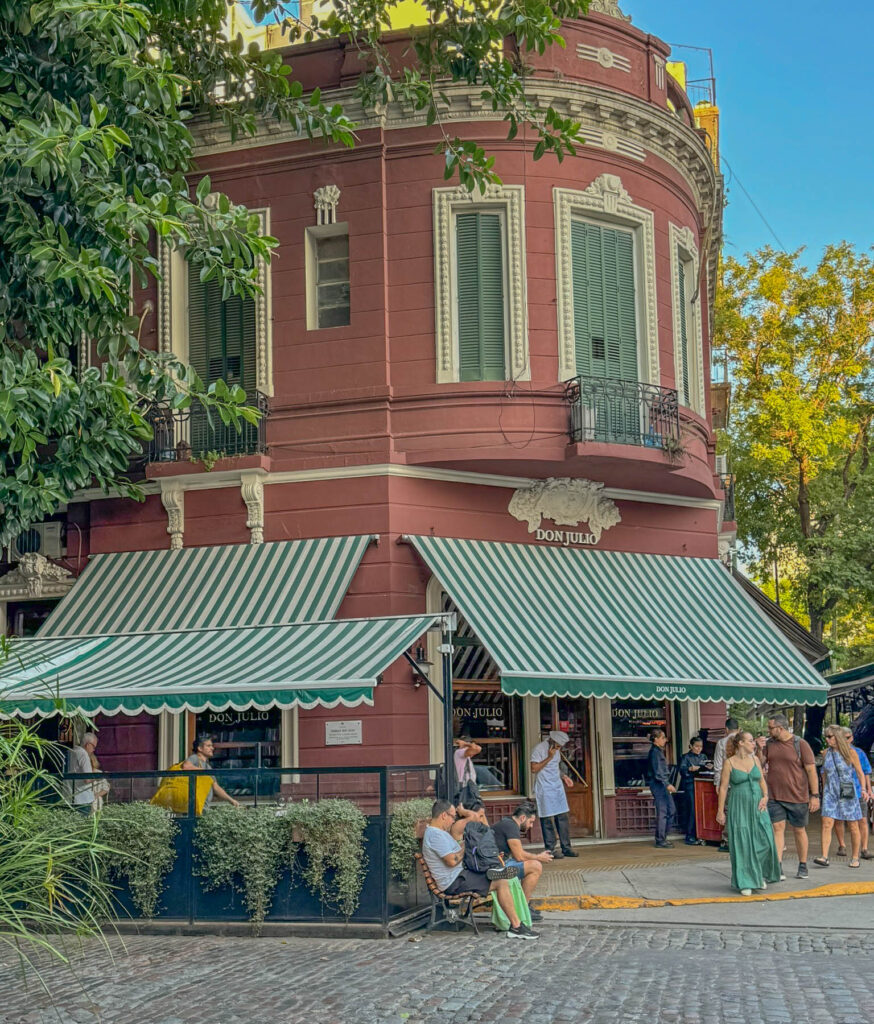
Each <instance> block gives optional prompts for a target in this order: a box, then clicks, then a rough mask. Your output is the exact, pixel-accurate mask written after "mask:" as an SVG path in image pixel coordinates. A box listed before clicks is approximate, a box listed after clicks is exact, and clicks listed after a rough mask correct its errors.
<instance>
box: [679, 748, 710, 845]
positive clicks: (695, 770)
mask: <svg viewBox="0 0 874 1024" xmlns="http://www.w3.org/2000/svg"><path fill="white" fill-rule="evenodd" d="M706 763H707V758H706V756H705V755H704V740H702V739H701V737H700V736H693V737H692V739H690V740H689V749H688V750H687V751H686V753H685V754H683V756H682V757H681V758H680V764H679V768H680V779H681V785H682V787H683V796H684V798H685V803H684V812H685V813H684V817H685V824H686V844H687V846H703V844H704V840H703V839H699V838H698V835H697V833H696V831H695V776H696V775H698V774H699V773H700V771H701V769H702V768H703V767H704V765H705V764H706Z"/></svg>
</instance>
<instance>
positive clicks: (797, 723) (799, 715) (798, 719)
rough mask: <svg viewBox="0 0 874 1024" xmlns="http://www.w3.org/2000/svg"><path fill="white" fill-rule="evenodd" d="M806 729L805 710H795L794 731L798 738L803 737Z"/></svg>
mask: <svg viewBox="0 0 874 1024" xmlns="http://www.w3.org/2000/svg"><path fill="white" fill-rule="evenodd" d="M803 728H804V708H794V709H793V711H792V731H793V732H794V733H795V735H796V736H800V735H801V730H802V729H803Z"/></svg>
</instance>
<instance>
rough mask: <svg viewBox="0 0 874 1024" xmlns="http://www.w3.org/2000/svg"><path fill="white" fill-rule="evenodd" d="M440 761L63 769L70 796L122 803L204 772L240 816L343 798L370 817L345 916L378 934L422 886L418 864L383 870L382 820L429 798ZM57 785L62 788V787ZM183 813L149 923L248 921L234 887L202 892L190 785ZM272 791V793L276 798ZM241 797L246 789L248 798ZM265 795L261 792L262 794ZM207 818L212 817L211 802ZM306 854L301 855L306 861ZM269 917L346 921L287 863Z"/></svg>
mask: <svg viewBox="0 0 874 1024" xmlns="http://www.w3.org/2000/svg"><path fill="white" fill-rule="evenodd" d="M440 771H442V766H440V765H412V766H388V767H373V768H368V767H360V768H359V767H356V768H249V769H239V768H234V769H209V770H208V772H206V773H204V772H203V771H179V770H177V771H141V772H106V773H101V774H99V775H71V774H65V775H63V781H64V783H65V785H66V787H67V788H68V790H69V793H70V795H72V793H73V792H74V787H78V788H81V786H82V784H83V783H86V782H88V781H89V780H99V781H106V782H109V784H110V791H109V796H108V797H107V800H108V801H110V802H114V803H119V802H120V803H129V802H132V801H137V800H149V799H150V798H151V797H152V796H153V795H154V794H155V792H156V791H157V789H158V787H159V785H160V782H161V780H162V779H163V778H168V777H169V778H176V779H178V778H180V777H184V778H187V779H189V780H196V779H198V778H199V779H203V777H204V774H208V775H210V776H211V777H213V778H214V779H216V780H217V781H218V782H219V785H222V786H223V788H225V787H226V791H227V792H228V793H229V795H231V796H235V795H238V796H239V798H240V802H241V804H242V807H241V812H240V813H246V808H247V807H248V806H252V807H255V806H261V807H264V806H273V807H275V808H276V813H277V814H281V813H282V809H283V805H284V804H286V803H289V802H291V803H293V802H298V801H302V800H309V801H319V800H327V799H345V800H349V801H351V802H353V803H354V804H355V805H356V806H357V807H358V808H359V809H360V810H361V812H362V813H363V814H364V816H365V817H366V819H367V826H366V829H365V833H364V853H365V857H366V861H367V868H366V875H365V879H364V885H363V888H362V891H361V898H360V903H359V907H358V909H357V910H356V912H355V913H354V914H353V915H352V917H351V918H350V919H349V921H350V922H351V923H352V924H354V925H370V926H373V928H374V930H375V931H378V932H379V933H381V934H385V935H387V934H389V933H390V932H392V931H401V930H404V929H405V928H407V927H410V926H411V924H413V923H414V922H415V920H416V919H417V918H418V917H419V916H420V915H422V914H423V913H424V912H425V911H426V910H427V908H428V906H429V903H430V900H429V896H428V892H427V889H426V887H425V886H424V883H423V881H422V879H421V878H420V877H419V873H418V872H417V871H416V870H415V865H414V864H413V863H412V862H411V863H410V871H409V875H408V877H407V878H406V879H400V880H399V879H396V878H393V877H392V875H391V870H390V849H389V839H388V836H389V825H390V823H391V816H392V813H393V810H394V809H395V808H396V807H397V805H398V804H401V803H404V802H405V801H407V800H413V799H419V798H427V799H434V793H435V787H436V786H437V785H438V784H439V783H438V773H439V772H440ZM62 788H63V787H62ZM187 788H188V803H187V809H186V811H185V812H184V813H178V814H176V815H175V819H176V823H177V824H178V826H179V831H178V833H177V835H176V837H175V840H174V842H175V848H176V858H175V862H174V864H173V867H172V869H171V871H170V873H169V874H168V876H167V878H166V879H165V882H164V889H163V892H162V895H161V899H160V904H159V909H158V913H157V915H156V917H155V920H157V921H162V922H168V923H169V922H179V923H188V924H195V923H197V922H212V923H215V922H221V923H231V922H239V923H245V922H246V921H247V920H248V914H247V912H246V909H245V907H244V906H243V901H242V897H241V895H240V894H239V893H238V892H237V891H236V890H234V889H233V888H231V887H226V888H221V889H217V890H207V889H206V888H205V886H204V885H203V884H202V883H201V878H200V876H199V874H198V871H197V864H196V860H195V851H194V832H195V827H196V825H197V821H198V814H197V809H196V787H195V785H194V784H193V782H191V781H189V784H188V787H187ZM277 793H278V794H279V795H278V797H277ZM247 794H251V796H248V795H247ZM263 794H268V796H266V797H265V796H264V795H263ZM203 813H204V814H209V813H210V810H209V809H208V808H206V809H204V811H203ZM305 856H306V852H305V850H302V851H299V853H298V857H305ZM117 898H118V903H119V908H120V912H121V913H122V914H123V915H126V916H129V917H131V918H134V919H136V918H137V910H136V908H135V906H134V904H133V902H132V900H131V898H130V894H129V893H128V891H127V890H126V888H125V887H124V886H122V887H121V888H120V890H119V892H118V896H117ZM266 922H267V923H271V922H277V923H300V924H307V925H313V924H336V925H345V924H346V923H347V921H346V918H345V917H344V916H343V915H342V914H341V913H340V911H339V910H337V909H336V908H335V907H333V906H327V905H325V904H323V903H322V901H321V900H320V899H319V898H318V897H317V896H316V895H314V894H313V893H312V892H311V891H310V889H309V888H307V886H306V885H305V884H304V882H303V881H302V878H301V871H300V870H296V871H292V870H291V869H290V868H289V867H287V866H286V867H285V868H284V869H283V871H282V874H281V876H280V879H279V884H278V885H277V888H276V892H275V894H274V897H273V901H272V904H271V909H270V912H269V914H268V915H267V918H266Z"/></svg>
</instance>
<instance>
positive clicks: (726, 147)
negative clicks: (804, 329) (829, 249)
mask: <svg viewBox="0 0 874 1024" xmlns="http://www.w3.org/2000/svg"><path fill="white" fill-rule="evenodd" d="M620 5H621V7H622V9H623V10H624V11H625V13H626V14H630V15H631V16H632V24H634V25H635V26H636V27H637V28H639V29H642V30H643V31H645V32H650V33H652V34H653V35H656V36H658V37H660V38H661V39H663V40H665V42H667V43H671V44H686V45H692V46H702V47H710V48H711V49H712V50H713V59H714V65H715V71H716V98H717V103H718V104H719V107H720V111H721V121H720V135H721V147H720V148H721V152H722V156H723V158H724V161H723V172H724V174H725V182H726V191H727V198H728V206H727V207H726V210H725V225H724V228H725V252H726V254H728V255H732V256H736V257H741V256H742V255H743V254H744V253H745V252H748V251H751V250H753V249H757V248H759V247H760V246H763V245H772V246H774V247H779V248H785V249H787V250H792V249H795V248H798V247H800V246H806V247H807V250H808V254H807V255H808V258H809V259H810V260H811V261H815V260H816V259H817V258H818V256H819V254H820V253H821V251H822V249H823V247H824V246H825V245H827V244H829V243H832V242H840V241H842V240H843V239H846V240H848V241H850V242H852V243H853V244H855V245H856V247H857V248H859V249H863V250H864V249H869V248H870V247H871V246H872V245H874V187H872V186H874V182H872V178H874V174H872V171H874V113H872V111H874V105H872V104H874V71H872V67H874V62H872V56H871V40H872V38H874V5H872V4H871V2H870V0H842V2H840V3H837V2H832V3H822V2H819V3H814V2H812V0H733V2H732V3H724V2H723V3H715V2H714V0H703V2H699V3H697V4H690V3H688V2H687V3H680V2H679V0H620ZM676 56H678V57H680V59H685V57H689V56H690V55H689V54H687V53H684V51H680V50H677V51H676ZM692 70H693V71H694V68H693V69H692ZM705 74H707V72H706V71H702V72H700V74H692V75H691V76H690V77H704V75H705ZM732 172H733V173H732ZM741 182H742V183H743V186H744V187H745V188H746V190H747V191H748V192H749V193H750V195H751V196H752V198H753V200H754V202H755V204H756V205H757V206H758V207H759V209H760V210H761V212H762V215H763V216H764V218H765V220H767V222H768V223H769V224H770V226H771V228H772V229H773V232H774V234H776V235H777V237H778V238H779V239H780V243H778V242H777V241H776V240H775V238H774V234H772V232H771V231H770V230H769V229H768V227H767V226H766V225H765V224H764V223H763V220H762V218H761V217H760V216H759V214H758V213H756V211H755V209H754V208H753V206H752V205H751V203H750V201H749V200H748V199H747V198H746V196H745V195H744V194H743V191H742V189H741V188H740V183H741Z"/></svg>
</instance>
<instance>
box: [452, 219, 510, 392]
mask: <svg viewBox="0 0 874 1024" xmlns="http://www.w3.org/2000/svg"><path fill="white" fill-rule="evenodd" d="M455 238H456V291H457V296H458V308H457V315H458V361H459V376H460V379H461V380H506V368H505V364H506V360H505V328H504V316H505V313H504V251H503V250H504V247H503V230H502V227H501V218H500V216H499V215H498V214H496V213H462V214H459V215H458V216H457V217H456V219H455Z"/></svg>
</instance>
